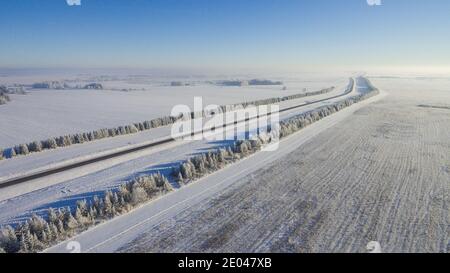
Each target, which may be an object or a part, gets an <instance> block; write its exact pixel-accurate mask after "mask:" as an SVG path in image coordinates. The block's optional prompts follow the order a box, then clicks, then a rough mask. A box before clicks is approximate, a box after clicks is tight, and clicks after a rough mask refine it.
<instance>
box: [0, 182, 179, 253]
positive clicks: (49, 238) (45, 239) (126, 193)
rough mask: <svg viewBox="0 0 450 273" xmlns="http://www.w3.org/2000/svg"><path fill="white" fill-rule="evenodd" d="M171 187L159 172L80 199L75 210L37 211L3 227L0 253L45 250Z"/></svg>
mask: <svg viewBox="0 0 450 273" xmlns="http://www.w3.org/2000/svg"><path fill="white" fill-rule="evenodd" d="M171 190H172V186H171V185H170V183H169V181H168V180H167V178H166V177H165V176H163V175H162V174H160V173H157V174H151V175H147V176H142V177H139V178H136V179H134V180H133V181H131V182H128V183H126V184H124V185H121V186H120V187H119V188H118V189H116V190H115V191H106V192H105V194H104V196H103V197H101V198H99V197H98V196H95V197H94V198H93V199H92V200H91V201H90V202H88V201H86V200H81V201H78V202H77V204H76V207H75V208H74V209H71V208H70V207H67V208H60V209H58V210H55V209H53V208H49V209H48V211H47V214H46V215H45V216H44V217H41V216H38V215H36V214H33V215H32V216H31V218H30V219H29V220H28V221H26V222H24V223H21V224H19V225H17V226H16V227H15V228H13V227H11V226H6V227H3V228H2V229H1V231H0V253H1V252H6V253H17V252H21V253H23V252H37V251H41V250H43V249H45V248H46V247H48V246H51V245H54V244H56V243H57V242H60V241H63V240H65V239H67V238H70V237H72V236H74V235H75V234H77V233H79V232H81V231H83V230H86V229H87V228H89V227H91V226H94V225H96V224H98V223H100V222H103V221H105V220H108V219H111V218H113V217H115V216H117V215H121V214H124V213H126V212H128V211H130V210H131V209H133V208H135V207H136V206H138V205H140V204H142V203H144V202H147V201H149V200H151V199H153V198H155V197H156V196H159V195H161V194H164V193H166V192H169V191H171Z"/></svg>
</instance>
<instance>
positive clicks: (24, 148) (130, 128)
mask: <svg viewBox="0 0 450 273" xmlns="http://www.w3.org/2000/svg"><path fill="white" fill-rule="evenodd" d="M178 119H179V118H176V117H163V118H157V119H153V120H150V121H144V122H139V123H134V124H130V125H126V126H119V127H117V128H110V129H100V130H96V131H92V132H86V133H79V134H70V135H65V136H60V137H55V138H49V139H46V140H42V141H33V142H31V143H28V144H20V145H17V146H15V147H13V148H10V149H7V150H6V151H4V152H3V153H2V155H3V157H6V158H12V157H15V156H17V155H27V154H29V153H35V152H41V151H43V150H50V149H56V148H58V147H67V146H70V145H73V144H81V143H85V142H90V141H94V140H98V139H103V138H109V137H115V136H120V135H128V134H135V133H137V132H139V131H144V130H149V129H151V128H157V127H161V126H165V125H169V124H172V123H173V122H174V121H175V120H178Z"/></svg>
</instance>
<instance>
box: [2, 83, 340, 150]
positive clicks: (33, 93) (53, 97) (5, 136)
mask: <svg viewBox="0 0 450 273" xmlns="http://www.w3.org/2000/svg"><path fill="white" fill-rule="evenodd" d="M30 78H31V79H30ZM13 79H14V80H15V81H13V80H12V79H10V78H8V77H4V79H3V82H8V81H13V82H14V83H28V84H30V83H33V82H35V81H36V80H37V79H38V78H37V77H15V78H13ZM88 79H89V77H88ZM95 79H97V78H94V79H93V80H95ZM1 80H2V78H0V84H1V83H2V82H1ZM284 80H285V81H286V82H285V85H283V86H286V87H287V89H286V90H283V86H247V87H225V86H217V85H215V84H212V83H209V84H208V83H207V80H206V79H201V81H200V80H198V79H194V80H193V81H194V82H196V83H195V85H193V86H181V87H172V86H169V85H170V84H169V83H170V80H168V79H165V80H164V81H162V80H161V79H159V80H156V81H152V80H151V79H147V78H139V79H136V78H132V79H129V80H108V81H99V82H100V83H101V84H103V85H104V86H105V88H106V89H105V90H80V89H74V90H46V89H43V90H39V89H38V90H36V89H31V90H29V93H28V94H27V95H11V99H12V101H11V102H10V103H8V104H7V105H2V106H1V107H0V117H1V118H0V128H1V130H0V147H3V148H9V147H11V146H14V145H17V144H22V143H28V142H31V141H35V140H44V139H47V138H48V137H56V136H61V135H66V134H70V133H80V132H86V131H91V130H97V129H101V128H111V127H117V126H121V125H127V124H130V123H133V122H141V121H144V120H150V119H152V118H158V117H162V116H167V115H170V112H171V110H172V108H173V107H174V106H175V105H177V104H184V105H188V106H190V107H192V106H193V103H194V97H202V98H203V104H204V105H209V104H218V105H225V104H232V103H239V102H244V101H252V100H256V99H262V98H270V97H280V96H284V95H291V94H297V93H302V92H304V89H306V90H307V91H316V90H320V89H323V88H328V87H330V86H333V85H342V84H344V83H345V82H346V81H347V79H346V78H345V77H340V78H335V77H328V78H327V77H323V78H317V79H315V80H298V79H297V80H296V79H289V78H288V79H284ZM19 81H20V82H19ZM41 81H42V80H41ZM89 82H90V81H89V80H86V81H85V82H84V83H89ZM75 83H79V80H75ZM75 83H74V84H75ZM108 88H109V89H108ZM123 88H125V89H131V90H133V91H130V92H121V91H117V90H120V89H123Z"/></svg>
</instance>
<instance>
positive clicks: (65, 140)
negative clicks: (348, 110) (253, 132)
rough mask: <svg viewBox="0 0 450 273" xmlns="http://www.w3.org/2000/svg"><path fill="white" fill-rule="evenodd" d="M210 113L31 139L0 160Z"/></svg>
mask: <svg viewBox="0 0 450 273" xmlns="http://www.w3.org/2000/svg"><path fill="white" fill-rule="evenodd" d="M333 89H334V87H331V88H327V89H323V90H319V91H315V92H310V93H300V94H296V95H292V96H286V97H276V98H270V99H262V100H256V101H251V102H244V103H239V104H233V105H227V106H220V108H219V109H218V110H219V111H222V112H227V111H233V110H236V109H238V108H245V107H247V106H249V105H255V106H258V105H267V104H273V103H279V102H281V101H286V100H292V99H297V98H301V97H305V96H314V95H319V94H324V93H328V92H331V91H332V90H333ZM210 114H211V113H190V115H181V116H179V117H173V116H165V117H162V118H156V119H153V120H150V121H144V122H139V123H133V124H130V125H126V126H119V127H116V128H110V129H99V130H96V131H92V132H85V133H78V134H69V135H65V136H59V137H54V138H49V139H46V140H41V141H33V142H31V143H28V144H20V145H17V146H15V147H13V148H10V149H6V150H5V151H3V152H1V149H0V152H1V153H0V160H1V159H3V158H13V157H15V156H18V155H28V154H30V153H36V152H41V151H43V150H50V149H56V148H58V147H67V146H71V145H73V144H81V143H85V142H90V141H94V140H98V139H103V138H109V137H115V136H121V135H128V134H134V133H137V132H140V131H145V130H149V129H153V128H158V127H162V126H167V125H170V124H173V123H175V122H176V121H178V120H180V119H190V118H194V117H197V116H198V115H202V116H206V115H210Z"/></svg>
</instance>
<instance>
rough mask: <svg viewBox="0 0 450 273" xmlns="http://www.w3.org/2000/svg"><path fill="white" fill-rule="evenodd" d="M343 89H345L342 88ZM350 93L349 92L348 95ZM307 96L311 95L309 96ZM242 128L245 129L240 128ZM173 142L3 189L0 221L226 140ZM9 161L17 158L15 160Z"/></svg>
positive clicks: (161, 168)
mask: <svg viewBox="0 0 450 273" xmlns="http://www.w3.org/2000/svg"><path fill="white" fill-rule="evenodd" d="M340 92H341V93H342V92H343V89H341V91H340ZM355 92H356V91H355ZM351 95H352V94H349V95H348V96H351ZM340 99H342V98H340ZM308 100H311V99H310V98H309V99H308ZM336 100H338V99H333V100H330V101H328V102H322V103H320V104H318V105H311V106H308V107H305V108H302V109H300V110H292V111H289V112H285V113H283V114H282V116H281V118H287V117H290V116H292V115H294V114H296V113H299V112H303V111H308V110H311V109H314V108H316V107H318V106H320V105H324V104H327V103H332V102H333V101H336ZM241 130H244V129H243V128H241ZM171 145H175V146H176V147H174V146H169V147H164V149H163V148H157V149H149V150H145V151H142V152H139V153H136V154H132V155H127V156H124V157H120V158H117V159H114V160H109V161H107V162H101V163H99V164H94V165H89V166H86V167H82V168H78V169H76V170H73V171H69V172H64V173H63V174H55V175H52V176H49V177H45V178H42V179H37V180H33V181H30V182H28V183H23V184H19V185H15V186H12V187H8V188H4V189H1V190H0V196H1V197H0V200H3V201H2V203H1V204H0V211H1V213H0V224H5V223H11V222H14V221H17V220H20V219H21V217H23V216H27V215H29V213H30V211H35V212H39V211H41V210H45V209H46V208H48V207H61V206H65V205H67V204H74V203H75V201H76V200H78V199H83V198H88V197H90V196H92V195H93V194H95V193H99V192H100V193H101V192H103V191H104V190H106V189H109V188H112V187H114V186H117V185H118V184H120V183H123V182H124V181H125V180H128V179H130V175H131V176H133V175H138V174H142V173H148V172H155V171H162V172H165V171H169V170H170V167H171V166H173V164H174V163H176V162H178V161H179V160H184V159H186V158H187V157H190V156H192V154H194V153H197V152H199V151H202V150H205V149H208V148H212V147H220V146H223V145H226V143H224V142H219V143H217V142H214V141H207V140H202V141H196V142H184V141H179V142H176V143H174V144H171ZM81 146H83V145H81ZM27 158H31V157H23V160H27ZM18 159H19V158H18ZM30 160H31V159H30ZM5 162H7V161H5ZM10 162H14V160H12V161H10ZM31 162H32V161H31ZM3 163H4V162H3ZM14 166H15V167H16V168H20V166H23V165H21V164H17V165H16V164H14ZM14 166H12V165H11V166H10V167H14ZM6 169H8V168H6Z"/></svg>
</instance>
